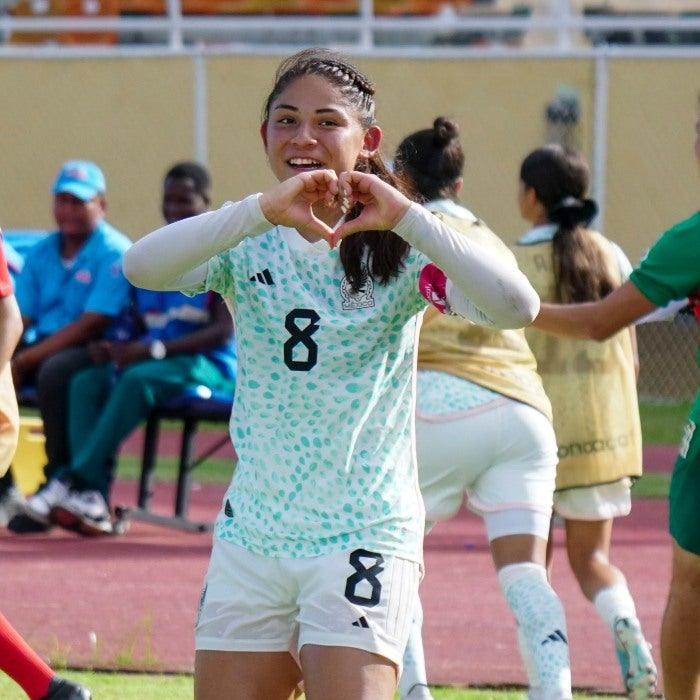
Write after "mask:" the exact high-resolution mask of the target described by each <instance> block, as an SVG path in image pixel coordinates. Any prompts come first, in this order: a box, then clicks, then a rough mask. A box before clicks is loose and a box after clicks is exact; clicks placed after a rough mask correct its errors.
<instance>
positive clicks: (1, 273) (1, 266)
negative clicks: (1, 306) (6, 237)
mask: <svg viewBox="0 0 700 700" xmlns="http://www.w3.org/2000/svg"><path fill="white" fill-rule="evenodd" d="M13 293H14V288H13V286H12V278H11V277H10V271H9V270H8V269H7V260H6V259H5V250H4V249H3V247H2V236H0V297H9V296H10V294H13Z"/></svg>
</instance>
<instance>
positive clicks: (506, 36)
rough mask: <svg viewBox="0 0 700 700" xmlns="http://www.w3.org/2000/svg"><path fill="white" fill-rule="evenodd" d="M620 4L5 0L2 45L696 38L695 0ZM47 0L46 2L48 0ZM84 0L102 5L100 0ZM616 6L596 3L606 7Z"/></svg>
mask: <svg viewBox="0 0 700 700" xmlns="http://www.w3.org/2000/svg"><path fill="white" fill-rule="evenodd" d="M40 4H41V3H40ZM619 4H620V6H621V7H622V8H623V9H625V8H627V10H626V12H625V13H624V14H620V13H607V12H605V13H603V14H592V13H591V12H590V10H595V9H596V6H595V3H594V2H592V1H591V2H589V3H587V4H586V3H584V2H583V0H531V1H530V2H527V1H526V0H524V1H519V2H516V1H515V0H490V1H486V2H484V0H481V1H475V2H473V4H472V5H467V6H466V7H463V8H462V9H461V10H460V11H456V10H455V9H454V7H453V6H452V5H451V4H450V3H449V2H445V4H444V5H443V6H442V7H441V9H440V10H439V11H438V12H436V13H435V14H433V15H427V16H425V15H421V16H382V15H378V14H375V12H374V3H373V0H358V4H357V7H358V11H357V13H356V14H354V15H325V16H324V15H277V16H275V15H259V16H256V15H230V14H226V15H206V16H203V15H183V13H182V7H181V3H180V0H167V1H166V9H167V14H166V15H161V16H138V17H136V16H123V15H122V16H98V13H99V9H97V10H95V9H93V12H94V13H95V14H94V15H93V16H71V17H67V16H46V15H44V16H42V15H41V14H39V13H37V14H34V15H32V16H16V15H12V14H10V13H9V12H8V11H7V9H6V11H5V12H3V14H1V15H0V38H1V39H3V40H4V43H3V45H0V54H1V53H3V52H4V53H8V52H10V53H16V52H17V51H20V50H21V48H22V46H19V45H13V44H12V43H11V42H8V41H7V40H8V39H9V38H10V37H12V36H13V34H14V33H16V32H32V33H39V34H41V33H46V34H47V35H49V34H52V33H56V32H59V33H60V32H71V33H76V32H77V33H81V32H96V31H97V32H109V33H115V34H116V35H117V36H118V45H120V46H123V45H126V44H134V43H139V44H140V45H141V46H147V45H158V46H161V47H163V46H167V47H168V48H169V49H170V50H172V51H181V50H182V49H183V48H186V47H187V46H188V45H195V44H199V43H207V44H211V43H215V44H220V45H226V46H228V47H229V48H230V49H233V50H239V51H242V52H243V51H245V52H254V53H271V52H275V51H277V50H278V49H280V48H285V49H286V48H289V47H290V46H297V45H303V44H306V45H308V44H311V43H316V44H325V45H334V46H337V47H342V48H345V49H352V50H353V52H355V53H369V54H379V53H386V52H391V53H392V54H401V53H402V52H410V51H411V50H415V49H416V48H417V47H420V49H421V51H425V50H428V51H430V52H431V53H437V54H440V53H442V54H463V53H469V52H474V51H483V50H484V46H483V42H479V43H478V44H474V43H473V42H470V40H469V37H473V36H475V35H477V36H482V37H485V38H486V39H487V40H488V43H489V46H488V48H490V49H491V50H496V51H500V50H509V51H513V50H517V49H519V48H520V43H519V42H518V41H513V37H516V38H522V37H528V36H537V37H538V40H537V46H538V47H539V49H540V50H541V51H549V52H569V51H571V49H572V48H579V49H583V50H585V49H586V47H592V46H594V45H595V44H596V39H595V37H604V36H605V35H606V34H608V35H609V34H611V33H614V32H624V33H627V34H629V35H630V36H632V37H634V36H639V37H642V38H641V39H640V43H644V39H643V35H644V33H645V32H655V33H665V35H666V36H668V37H670V40H669V41H668V42H666V43H671V44H682V43H685V42H689V43H697V37H698V36H700V2H699V1H698V0H656V1H653V0H637V2H632V1H630V0H620V3H619ZM43 5H44V6H48V0H43ZM86 5H87V6H91V7H92V8H99V0H91V2H90V3H86ZM322 6H323V3H322V2H319V7H322ZM614 6H615V3H611V2H606V3H603V5H602V6H600V4H599V7H602V8H604V9H605V8H609V7H614ZM5 7H6V8H7V5H6V6H5ZM584 9H588V10H589V12H584ZM523 10H524V13H523V14H522V15H521V14H519V11H521V12H523ZM582 37H583V38H584V39H583V40H582ZM34 47H35V48H36V44H35V45H34ZM92 48H93V49H96V50H100V47H94V46H93V47H92Z"/></svg>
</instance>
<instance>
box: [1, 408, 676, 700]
mask: <svg viewBox="0 0 700 700" xmlns="http://www.w3.org/2000/svg"><path fill="white" fill-rule="evenodd" d="M689 408H690V406H689V405H688V404H678V405H663V406H657V405H642V406H641V407H640V414H641V419H642V433H643V436H644V442H645V444H659V445H675V444H677V443H678V440H679V436H680V434H681V429H682V426H683V423H684V422H685V418H686V416H687V414H688V411H689ZM205 427H206V426H205ZM139 466H140V459H139V458H138V457H134V456H128V455H125V456H122V457H120V459H119V468H118V473H119V477H120V478H123V479H129V478H134V479H135V478H137V477H138V473H139ZM156 469H157V472H156V473H157V476H158V478H159V479H174V478H175V476H176V471H177V460H176V459H175V458H167V457H166V458H161V459H159V460H158V464H157V467H156ZM230 477H231V464H230V461H229V460H224V459H218V458H216V457H212V458H210V459H208V460H207V461H206V462H204V463H203V464H201V465H200V466H199V467H198V468H197V471H196V477H195V478H196V479H197V480H199V481H201V482H203V483H220V484H225V483H228V481H229V479H230ZM668 482H669V475H667V474H656V473H649V474H647V475H645V476H644V478H643V479H640V480H639V481H638V482H637V483H636V484H635V485H634V488H633V491H632V493H633V495H634V496H639V497H649V498H665V497H666V496H667V495H668ZM62 673H63V675H65V676H66V677H67V678H71V679H73V680H76V681H78V682H80V683H83V684H84V685H87V686H88V687H89V688H90V689H91V690H92V692H93V696H94V698H95V700H191V698H192V694H193V682H192V676H190V675H156V674H134V673H97V672H90V671H73V670H66V671H62ZM433 695H434V697H435V700H516V699H518V700H521V699H522V698H523V697H524V692H523V691H522V690H517V689H515V690H513V689H511V690H507V689H504V690H496V689H472V688H469V689H463V688H434V689H433ZM574 697H575V698H577V700H581V699H582V698H586V697H591V696H590V695H586V694H582V693H578V694H575V696H574ZM595 697H597V698H601V699H602V700H605V699H606V698H618V697H621V696H595ZM0 698H3V700H26V696H25V695H24V693H23V692H22V691H21V690H20V689H19V688H18V686H17V685H15V684H14V683H13V682H12V680H10V679H9V678H8V677H6V676H4V675H2V674H0Z"/></svg>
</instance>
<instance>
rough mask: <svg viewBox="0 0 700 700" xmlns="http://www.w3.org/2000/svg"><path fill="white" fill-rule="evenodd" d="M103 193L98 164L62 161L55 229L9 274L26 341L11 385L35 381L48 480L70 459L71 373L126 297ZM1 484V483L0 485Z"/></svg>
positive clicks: (25, 525) (18, 526)
mask: <svg viewBox="0 0 700 700" xmlns="http://www.w3.org/2000/svg"><path fill="white" fill-rule="evenodd" d="M105 192H106V183H105V177H104V174H103V173H102V171H101V170H100V168H99V167H98V166H97V165H95V164H94V163H92V162H90V161H81V160H75V161H68V162H67V163H64V165H63V166H62V167H61V170H60V171H59V173H58V176H57V178H56V180H55V182H54V185H53V214H54V218H55V221H56V224H57V227H58V230H57V231H55V232H53V233H51V234H49V235H48V236H46V237H45V238H43V239H42V240H41V241H39V242H38V243H36V244H34V245H33V246H32V247H31V248H30V249H29V250H28V251H27V253H26V255H25V258H24V267H23V269H22V272H21V274H20V275H19V276H18V277H17V280H16V296H17V302H18V303H19V307H20V310H21V312H22V320H23V323H24V328H25V331H27V330H31V331H32V342H31V343H30V344H26V343H25V344H22V345H20V347H19V348H18V349H17V351H16V352H15V354H14V357H13V358H12V376H13V379H14V382H15V387H16V388H17V389H18V390H20V389H21V388H22V387H23V386H27V385H31V386H33V387H35V388H36V397H37V403H38V406H39V411H40V413H41V418H42V420H43V422H44V433H45V436H46V455H47V464H46V467H45V468H44V472H45V474H46V477H47V479H49V478H50V477H51V476H52V475H53V474H54V473H55V472H56V470H57V469H58V468H59V467H61V466H63V465H65V464H67V463H68V462H69V460H70V451H69V445H68V430H67V423H66V416H67V415H68V387H69V383H70V379H71V377H72V376H73V375H74V374H75V373H76V372H77V371H78V370H80V369H83V368H84V367H86V366H88V365H89V364H90V363H91V357H90V352H89V349H88V344H89V343H90V341H92V340H96V339H98V338H101V337H105V336H106V335H107V334H108V332H109V330H110V327H111V326H113V324H114V322H115V320H116V319H117V318H118V317H119V316H120V313H121V312H122V311H123V309H124V308H125V307H126V306H127V305H128V303H129V295H130V289H131V287H130V285H129V283H128V282H127V280H126V279H125V278H124V275H123V274H122V269H121V261H122V257H123V255H124V252H125V251H126V249H127V248H128V247H129V246H130V245H131V241H130V240H129V239H128V238H127V237H126V236H125V235H124V234H123V233H121V232H120V231H117V230H116V229H115V228H114V227H112V226H111V225H110V224H108V223H107V222H106V221H105V219H104V216H105V210H106V206H107V203H106V197H105ZM25 337H26V336H25ZM11 478H12V477H11V476H9V477H8V476H6V477H4V480H11ZM9 485H11V482H10V484H9ZM3 486H4V487H5V488H7V487H8V483H5V484H3V485H0V489H2V488H3ZM8 527H9V528H10V529H11V530H13V531H15V532H18V531H19V532H25V531H37V530H42V529H46V528H45V527H35V526H34V525H33V524H32V523H29V522H27V521H26V519H25V518H23V516H22V515H17V516H15V517H14V518H13V519H11V520H10V522H9V524H8Z"/></svg>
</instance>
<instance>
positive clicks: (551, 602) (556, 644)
mask: <svg viewBox="0 0 700 700" xmlns="http://www.w3.org/2000/svg"><path fill="white" fill-rule="evenodd" d="M498 582H499V584H500V586H501V590H502V591H503V595H504V597H505V599H506V602H507V603H508V607H509V608H510V609H511V611H512V612H513V615H515V619H516V621H517V623H518V627H519V628H520V629H521V630H522V634H523V640H524V642H525V644H526V645H527V648H528V649H529V652H530V657H531V659H532V662H533V663H534V666H535V668H536V669H537V675H538V676H539V680H540V692H539V693H538V694H537V695H538V697H541V698H546V699H547V700H555V699H556V700H565V699H567V700H568V699H569V698H571V697H572V695H571V665H570V662H569V642H568V640H567V636H566V619H565V617H564V607H563V606H562V604H561V601H560V600H559V597H558V596H557V594H556V593H555V592H554V589H553V588H552V586H551V585H550V583H549V581H548V580H547V572H546V571H545V568H544V567H543V566H540V565H539V564H535V563H532V562H522V563H519V564H510V565H508V566H504V567H503V568H502V569H501V570H500V571H499V572H498Z"/></svg>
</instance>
